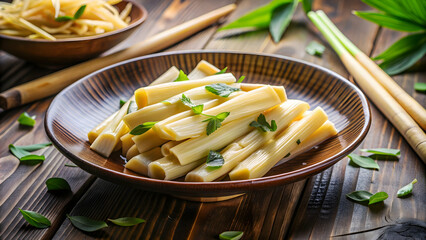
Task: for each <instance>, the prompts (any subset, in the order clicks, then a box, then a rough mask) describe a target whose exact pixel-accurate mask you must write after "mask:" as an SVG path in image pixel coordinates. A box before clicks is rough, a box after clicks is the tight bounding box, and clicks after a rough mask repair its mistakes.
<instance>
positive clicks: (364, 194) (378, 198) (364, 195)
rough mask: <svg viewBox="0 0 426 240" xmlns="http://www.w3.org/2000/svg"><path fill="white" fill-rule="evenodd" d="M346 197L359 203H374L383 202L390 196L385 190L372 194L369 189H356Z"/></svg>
mask: <svg viewBox="0 0 426 240" xmlns="http://www.w3.org/2000/svg"><path fill="white" fill-rule="evenodd" d="M346 197H348V198H349V199H351V200H353V201H355V202H357V203H366V202H367V201H368V205H371V204H374V203H378V202H382V201H384V200H385V199H387V198H388V197H389V196H388V194H387V193H385V192H378V193H376V194H372V193H370V192H368V191H355V192H351V193H348V194H346Z"/></svg>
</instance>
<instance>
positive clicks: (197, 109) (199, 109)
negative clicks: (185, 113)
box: [180, 94, 204, 115]
mask: <svg viewBox="0 0 426 240" xmlns="http://www.w3.org/2000/svg"><path fill="white" fill-rule="evenodd" d="M180 100H181V101H182V103H183V104H185V105H186V106H188V107H190V108H191V109H192V111H193V112H194V114H195V115H198V114H201V113H202V112H203V109H204V105H203V104H200V105H195V104H194V103H192V101H191V99H189V98H188V97H187V96H185V94H182V97H181V98H180Z"/></svg>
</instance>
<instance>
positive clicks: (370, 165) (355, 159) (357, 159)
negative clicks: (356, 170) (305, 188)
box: [348, 153, 380, 170]
mask: <svg viewBox="0 0 426 240" xmlns="http://www.w3.org/2000/svg"><path fill="white" fill-rule="evenodd" d="M348 157H349V159H350V162H351V164H353V165H355V166H358V167H362V168H367V169H377V170H379V169H380V167H379V165H378V164H377V163H376V162H375V161H374V160H373V159H371V158H369V157H365V156H359V155H357V154H354V153H351V154H349V155H348Z"/></svg>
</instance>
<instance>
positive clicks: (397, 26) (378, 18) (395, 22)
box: [354, 11, 425, 32]
mask: <svg viewBox="0 0 426 240" xmlns="http://www.w3.org/2000/svg"><path fill="white" fill-rule="evenodd" d="M354 14H355V15H357V16H358V17H360V18H363V19H365V20H367V21H370V22H373V23H376V24H378V25H380V26H382V27H385V28H389V29H393V30H397V31H403V32H419V31H424V30H425V27H424V26H421V25H419V24H417V23H414V22H411V21H407V20H405V19H402V18H395V17H393V16H391V15H388V14H386V13H377V12H360V11H354Z"/></svg>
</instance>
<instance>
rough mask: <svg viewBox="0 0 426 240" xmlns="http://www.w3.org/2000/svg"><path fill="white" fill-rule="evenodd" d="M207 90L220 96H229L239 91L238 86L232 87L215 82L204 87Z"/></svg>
mask: <svg viewBox="0 0 426 240" xmlns="http://www.w3.org/2000/svg"><path fill="white" fill-rule="evenodd" d="M205 88H206V90H207V91H209V92H211V93H213V94H215V95H218V96H221V97H229V95H231V93H233V92H237V91H241V89H239V88H234V87H231V86H229V85H226V84H223V83H215V84H211V85H208V86H206V87H205Z"/></svg>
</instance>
